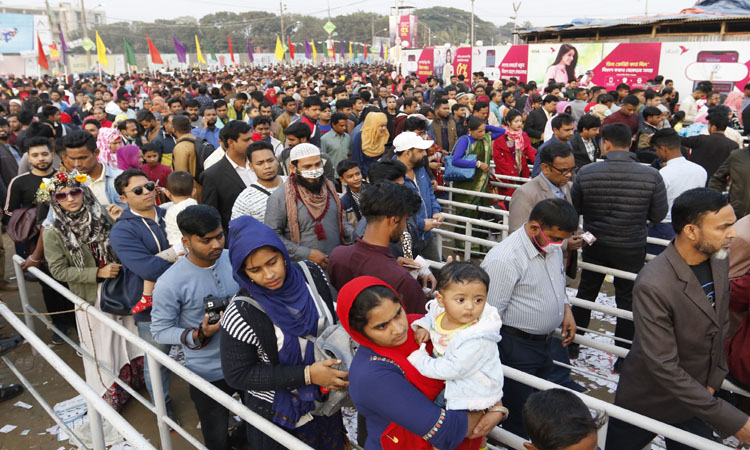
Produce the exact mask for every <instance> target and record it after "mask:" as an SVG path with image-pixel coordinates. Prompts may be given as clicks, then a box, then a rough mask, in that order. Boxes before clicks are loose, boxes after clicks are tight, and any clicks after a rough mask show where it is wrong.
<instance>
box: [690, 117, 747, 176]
mask: <svg viewBox="0 0 750 450" xmlns="http://www.w3.org/2000/svg"><path fill="white" fill-rule="evenodd" d="M728 125H729V117H728V116H727V115H726V114H725V113H724V112H721V111H716V112H712V113H711V114H709V115H708V136H706V135H705V134H699V135H697V136H691V137H687V138H682V145H684V146H685V147H687V148H689V149H690V161H692V162H694V163H696V164H699V165H700V166H702V167H703V168H704V169H706V173H708V179H709V180H710V179H711V176H713V174H714V172H716V169H718V168H719V166H721V164H722V163H723V162H724V160H726V159H727V158H728V157H729V154H730V153H732V151H733V150H736V149H737V148H739V146H738V145H737V143H736V142H734V141H733V140H731V139H729V138H728V137H726V136H724V131H726V129H727V126H728ZM746 126H747V127H750V124H748V125H746Z"/></svg>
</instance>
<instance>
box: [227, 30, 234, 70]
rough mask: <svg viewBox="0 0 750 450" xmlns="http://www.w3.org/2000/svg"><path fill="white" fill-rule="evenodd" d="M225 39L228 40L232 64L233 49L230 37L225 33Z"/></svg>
mask: <svg viewBox="0 0 750 450" xmlns="http://www.w3.org/2000/svg"><path fill="white" fill-rule="evenodd" d="M227 41H228V42H229V56H231V57H232V64H234V63H235V62H234V50H233V49H232V38H231V37H229V35H227Z"/></svg>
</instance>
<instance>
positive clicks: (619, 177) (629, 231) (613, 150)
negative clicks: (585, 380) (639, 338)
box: [571, 123, 669, 372]
mask: <svg viewBox="0 0 750 450" xmlns="http://www.w3.org/2000/svg"><path fill="white" fill-rule="evenodd" d="M631 138H632V133H631V131H630V127H628V126H627V125H625V124H621V123H613V124H609V125H605V126H604V127H602V145H601V153H602V158H604V161H601V162H596V163H592V164H587V165H585V166H583V167H582V168H581V170H580V171H579V172H578V175H577V176H576V179H575V181H574V182H573V187H572V189H571V197H572V198H573V205H574V206H575V207H576V209H577V210H578V213H579V214H582V215H583V230H584V231H589V232H591V233H592V234H593V235H594V236H595V237H596V242H594V243H593V244H592V245H590V246H585V247H584V248H583V260H584V261H585V262H588V263H591V264H598V265H601V266H606V267H612V268H615V269H619V270H623V271H625V272H632V273H638V272H639V271H640V270H641V268H642V267H643V264H644V263H645V258H646V237H647V234H648V229H647V222H651V223H659V222H661V221H662V220H663V219H664V217H665V216H666V215H667V212H668V209H669V207H668V204H667V191H666V188H665V187H664V180H663V179H662V177H661V175H659V172H658V171H657V170H656V169H654V168H652V167H646V166H643V165H641V164H639V163H638V162H637V161H636V158H635V153H632V152H630V151H629V150H630V143H631V140H632V139H631ZM604 275H605V274H603V273H598V272H592V271H590V270H584V271H583V272H582V273H581V281H580V283H579V284H578V294H576V297H578V298H581V299H583V300H588V301H594V300H596V297H598V296H599V288H601V285H602V282H603V281H604ZM614 285H615V302H616V303H617V307H618V308H620V309H626V310H628V311H632V305H633V281H632V280H627V279H624V278H620V277H615V280H614ZM573 314H574V315H575V319H576V323H577V324H578V325H579V326H581V327H582V328H588V326H589V321H590V319H591V311H590V310H588V309H585V308H573ZM633 334H634V328H633V322H632V321H631V320H626V319H617V326H616V327H615V336H616V337H618V338H621V339H626V340H628V341H632V340H633ZM615 345H617V346H619V347H625V348H630V345H629V344H627V343H625V342H622V341H620V340H618V341H615ZM622 361H623V359H621V358H618V359H617V361H616V362H615V365H614V370H615V372H619V370H620V367H621V366H622Z"/></svg>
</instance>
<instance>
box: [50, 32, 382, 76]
mask: <svg viewBox="0 0 750 450" xmlns="http://www.w3.org/2000/svg"><path fill="white" fill-rule="evenodd" d="M58 28H59V26H58ZM59 39H60V45H59V46H58V45H57V44H56V43H53V44H50V45H48V46H47V47H48V48H49V55H50V58H49V59H50V60H52V61H53V62H54V61H58V60H60V59H62V58H65V54H66V53H67V51H68V47H67V45H66V42H65V38H64V37H63V33H62V29H60V28H59ZM172 41H173V45H174V50H175V53H176V54H177V60H178V62H181V63H186V62H187V53H188V49H187V47H186V46H185V44H183V43H182V42H180V40H179V39H177V36H172ZM146 42H147V43H148V52H149V58H150V60H151V62H152V63H154V64H164V60H163V59H162V57H161V54H160V53H159V50H158V49H157V48H156V45H154V43H153V41H152V40H151V38H150V37H149V35H148V34H147V35H146ZM346 42H348V46H349V47H348V52H345V51H344V44H345V43H346ZM227 43H228V45H229V55H230V59H231V61H232V63H233V64H236V63H237V60H236V59H235V53H234V47H233V45H232V38H231V36H230V35H227ZM123 44H124V49H125V61H126V62H127V64H128V66H135V65H136V58H135V52H134V51H133V46H132V44H131V43H130V41H128V39H127V38H126V37H123ZM321 44H322V45H324V51H323V53H322V54H323V55H325V56H327V57H328V58H332V59H336V58H337V56H338V57H339V58H341V60H344V59H346V58H347V57H348V59H350V60H355V59H357V58H359V55H360V54H361V55H362V57H363V58H364V59H367V58H368V55H369V53H368V50H372V51H375V50H377V48H376V47H374V46H370V45H368V44H367V43H363V42H354V41H336V40H332V39H329V40H327V41H317V42H316V41H309V40H307V39H305V41H304V42H299V43H294V42H292V40H291V39H287V42H286V45H284V43H283V42H282V41H281V39H280V38H279V37H278V36H277V37H276V48H275V50H274V58H275V59H276V60H278V61H283V60H284V57H285V56H286V54H287V53H288V54H289V57H290V58H291V59H292V60H294V59H295V52H296V51H297V49H298V48H302V49H304V56H305V58H306V59H309V60H311V61H315V60H317V58H318V49H317V47H318V45H321ZM337 44H338V51H337V49H336V46H337ZM81 46H82V47H83V49H84V50H86V51H89V50H92V49H93V48H94V47H96V54H97V62H98V63H99V64H101V65H102V66H107V65H108V62H109V61H108V59H107V47H106V45H105V44H104V41H103V40H102V38H101V36H100V35H99V31H96V42H94V41H92V40H91V39H89V38H88V37H84V38H83V39H82V40H81ZM37 47H38V55H37V63H38V64H39V66H40V67H43V68H44V69H47V70H49V60H48V59H47V55H46V54H45V52H44V47H43V45H42V41H41V39H40V37H39V34H37ZM206 49H207V50H208V56H209V58H210V60H212V61H215V62H218V61H219V58H218V57H217V56H216V52H215V51H214V49H213V47H211V44H209V43H206ZM195 50H196V54H197V57H198V62H199V63H202V64H208V60H207V59H206V57H205V56H204V53H203V51H202V50H201V43H200V41H199V39H198V35H197V34H196V35H195ZM379 50H380V51H379V53H378V56H379V57H380V58H381V59H387V58H388V44H385V45H384V44H383V43H382V42H381V43H380V49H379ZM254 53H255V51H254V46H253V43H252V41H251V40H250V39H248V40H247V55H248V58H249V60H250V62H254V61H255V57H254V56H253V54H254Z"/></svg>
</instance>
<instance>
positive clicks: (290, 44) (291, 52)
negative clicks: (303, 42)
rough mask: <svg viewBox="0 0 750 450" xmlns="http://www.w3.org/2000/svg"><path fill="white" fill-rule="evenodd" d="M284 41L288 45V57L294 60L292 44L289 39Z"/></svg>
mask: <svg viewBox="0 0 750 450" xmlns="http://www.w3.org/2000/svg"><path fill="white" fill-rule="evenodd" d="M286 41H287V42H288V43H289V57H290V58H292V59H294V44H292V40H291V39H289V38H286Z"/></svg>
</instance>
